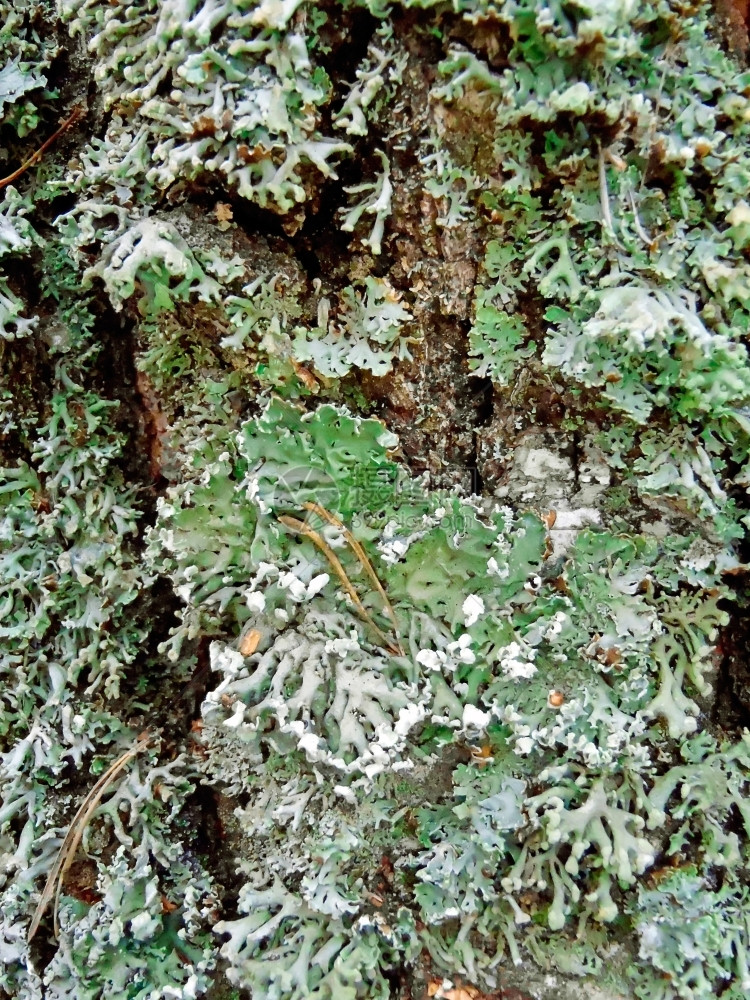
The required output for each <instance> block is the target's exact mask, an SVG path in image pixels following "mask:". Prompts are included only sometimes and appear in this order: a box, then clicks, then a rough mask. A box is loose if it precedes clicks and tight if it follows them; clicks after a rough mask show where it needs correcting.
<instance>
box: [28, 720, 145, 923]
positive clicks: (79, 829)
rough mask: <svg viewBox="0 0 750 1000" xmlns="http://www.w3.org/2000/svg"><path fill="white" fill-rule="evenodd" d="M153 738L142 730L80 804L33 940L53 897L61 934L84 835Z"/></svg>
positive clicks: (46, 888) (35, 920)
mask: <svg viewBox="0 0 750 1000" xmlns="http://www.w3.org/2000/svg"><path fill="white" fill-rule="evenodd" d="M150 741H151V733H148V732H145V733H141V735H140V736H139V737H138V739H137V740H136V742H135V744H134V745H133V746H132V747H131V748H130V749H129V750H126V751H125V753H124V754H122V756H120V757H118V758H117V760H116V761H115V762H114V763H113V764H111V765H110V767H109V768H108V769H107V770H106V771H105V772H104V774H103V775H102V776H101V778H100V779H99V780H98V781H97V783H96V784H95V785H94V787H93V788H92V789H91V791H90V792H89V793H88V794H87V795H86V798H85V799H84V800H83V802H82V803H81V805H80V806H79V807H78V811H77V812H76V814H75V816H74V817H73V819H72V821H71V823H70V826H69V827H68V832H67V833H66V834H65V839H64V840H63V842H62V845H61V847H60V850H59V851H58V852H57V857H56V858H55V861H54V864H53V865H52V868H51V870H50V873H49V876H48V878H47V882H46V883H45V886H44V889H43V890H42V895H41V897H40V899H39V902H38V903H37V907H36V909H35V910H34V916H33V918H32V920H31V926H30V927H29V933H28V935H27V938H26V940H27V941H31V939H32V938H33V937H34V935H35V934H36V932H37V931H38V930H39V924H40V923H41V921H42V917H43V916H44V914H45V913H46V912H47V907H48V906H49V904H50V902H51V900H52V898H53V897H54V901H55V902H54V908H53V911H52V912H53V919H54V933H55V937H58V936H59V933H60V926H59V923H58V920H57V913H58V908H59V905H60V893H61V892H62V887H63V882H64V880H65V874H66V872H67V871H68V869H69V868H70V866H71V865H72V863H73V859H74V858H75V855H76V851H77V850H78V845H79V844H80V843H81V838H82V837H83V834H84V831H85V829H86V827H87V826H88V822H89V820H90V819H91V817H92V816H93V814H94V812H95V810H96V808H97V806H98V805H99V803H100V802H101V800H102V796H103V795H104V793H105V792H106V790H107V789H108V788H109V786H110V785H111V784H112V782H113V781H114V780H115V778H116V777H117V776H118V774H120V772H121V771H122V770H123V768H125V766H126V765H127V764H128V763H129V762H130V761H131V760H132V759H133V758H134V757H135V756H136V755H137V754H139V753H140V752H141V750H143V749H145V747H146V746H148V744H149V743H150Z"/></svg>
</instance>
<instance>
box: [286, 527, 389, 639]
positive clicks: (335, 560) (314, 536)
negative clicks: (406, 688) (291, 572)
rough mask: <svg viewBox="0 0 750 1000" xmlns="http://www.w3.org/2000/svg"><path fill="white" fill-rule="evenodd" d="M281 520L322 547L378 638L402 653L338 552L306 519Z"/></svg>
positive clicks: (345, 588)
mask: <svg viewBox="0 0 750 1000" xmlns="http://www.w3.org/2000/svg"><path fill="white" fill-rule="evenodd" d="M279 520H280V521H281V523H282V524H283V525H284V526H285V527H287V528H290V529H291V530H292V531H294V532H296V533H297V534H299V535H305V536H306V537H307V538H309V539H310V541H311V542H312V543H313V544H314V545H315V546H317V548H319V549H320V551H321V552H322V553H323V555H324V556H325V557H326V559H327V560H328V562H329V563H330V564H331V566H332V567H333V569H334V572H335V573H336V576H337V577H338V578H339V580H341V583H342V584H343V587H344V590H345V591H346V592H347V594H348V595H349V597H350V598H351V600H352V603H353V604H354V606H355V608H356V609H357V611H358V612H359V615H360V617H361V618H362V619H363V620H364V621H365V622H367V624H368V625H369V626H370V628H372V629H373V630H374V631H375V632H377V634H378V638H379V639H380V641H381V642H382V643H383V645H384V646H385V647H386V648H387V649H388V651H389V652H391V653H393V654H394V655H400V654H401V651H400V648H399V649H396V648H395V647H394V646H393V644H392V643H391V641H390V640H389V639H388V636H387V635H386V634H385V633H384V632H383V631H382V630H381V629H380V628H379V627H378V625H377V624H376V623H375V622H374V621H373V618H372V615H371V614H370V612H369V611H368V610H367V608H366V607H365V606H364V604H363V603H362V601H361V600H360V597H359V594H358V593H357V591H356V590H355V589H354V586H353V585H352V582H351V580H350V579H349V577H348V576H347V575H346V570H345V569H344V567H343V566H342V565H341V561H340V560H339V557H338V556H337V555H336V553H335V552H334V551H333V549H332V548H331V547H330V545H328V543H327V542H326V540H325V539H324V538H323V536H322V535H320V534H319V533H318V532H317V531H316V530H315V529H314V528H311V527H310V525H309V524H307V523H306V522H305V521H300V520H299V518H296V517H291V516H290V515H289V514H279Z"/></svg>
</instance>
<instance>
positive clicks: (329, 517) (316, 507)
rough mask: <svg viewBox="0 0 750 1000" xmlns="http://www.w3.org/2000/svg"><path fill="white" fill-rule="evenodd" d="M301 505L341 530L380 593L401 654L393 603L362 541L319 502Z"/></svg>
mask: <svg viewBox="0 0 750 1000" xmlns="http://www.w3.org/2000/svg"><path fill="white" fill-rule="evenodd" d="M302 506H303V507H304V508H305V510H309V511H312V512H313V513H315V514H317V515H318V517H321V518H322V519H323V520H324V521H328V523H329V524H331V525H333V526H334V527H335V528H338V529H339V530H340V531H341V533H342V534H343V536H344V538H345V539H346V541H347V543H348V545H349V547H350V549H351V550H352V552H354V554H355V556H356V557H357V559H359V561H360V563H361V564H362V567H363V569H364V571H365V572H366V573H367V575H368V576H369V577H370V580H371V582H372V585H373V587H374V588H375V589H376V590H377V592H378V593H379V594H380V597H381V600H382V601H383V607H384V608H385V612H386V614H387V615H388V617H389V618H390V620H391V625H392V626H393V635H394V638H395V639H396V649H397V651H398V655H399V656H403V655H404V650H403V647H402V645H401V643H400V641H399V638H398V621H397V619H396V612H395V611H394V610H393V605H392V604H391V602H390V601H389V600H388V595H387V594H386V592H385V588H384V587H383V584H382V583H381V582H380V580H379V579H378V574H377V573H376V572H375V570H374V568H373V565H372V563H371V562H370V560H369V559H368V558H367V553H366V552H365V550H364V548H363V547H362V543H361V542H359V541H357V539H356V538H355V537H354V535H353V534H352V533H351V531H349V529H348V528H347V526H346V525H345V524H344V523H343V522H342V521H339V519H338V518H337V517H336V515H335V514H332V513H331V512H330V511H329V510H326V508H325V507H322V506H321V505H320V504H319V503H314V502H313V501H307V502H306V503H303V504H302Z"/></svg>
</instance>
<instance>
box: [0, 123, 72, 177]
mask: <svg viewBox="0 0 750 1000" xmlns="http://www.w3.org/2000/svg"><path fill="white" fill-rule="evenodd" d="M82 114H83V108H82V106H81V105H80V104H77V105H76V106H75V107H74V108H73V110H72V112H71V113H70V115H69V116H68V117H67V118H66V119H65V121H64V122H63V123H62V125H61V126H60V128H59V129H58V130H57V131H56V132H53V133H52V135H51V136H50V137H49V139H47V140H45V142H43V143H42V145H41V146H40V147H39V149H37V150H36V151H35V152H33V153H32V154H31V156H30V157H29V158H28V159H27V160H24V161H23V163H22V164H21V166H20V167H18V168H17V169H16V170H14V171H13V173H12V174H8V176H7V177H3V178H0V188H4V187H7V185H8V184H12V183H13V181H15V180H17V179H18V178H19V177H20V176H21V175H22V174H25V173H26V171H27V170H28V169H29V167H33V166H34V164H35V163H38V162H39V161H40V160H41V158H42V156H43V155H44V154H45V153H46V152H47V150H48V149H49V147H50V146H51V145H52V143H53V142H54V141H55V139H59V138H60V136H61V135H62V134H63V132H66V131H67V130H68V129H69V128H70V126H71V125H74V124H75V123H76V122H77V121H78V119H79V118H80V117H81V115H82Z"/></svg>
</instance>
